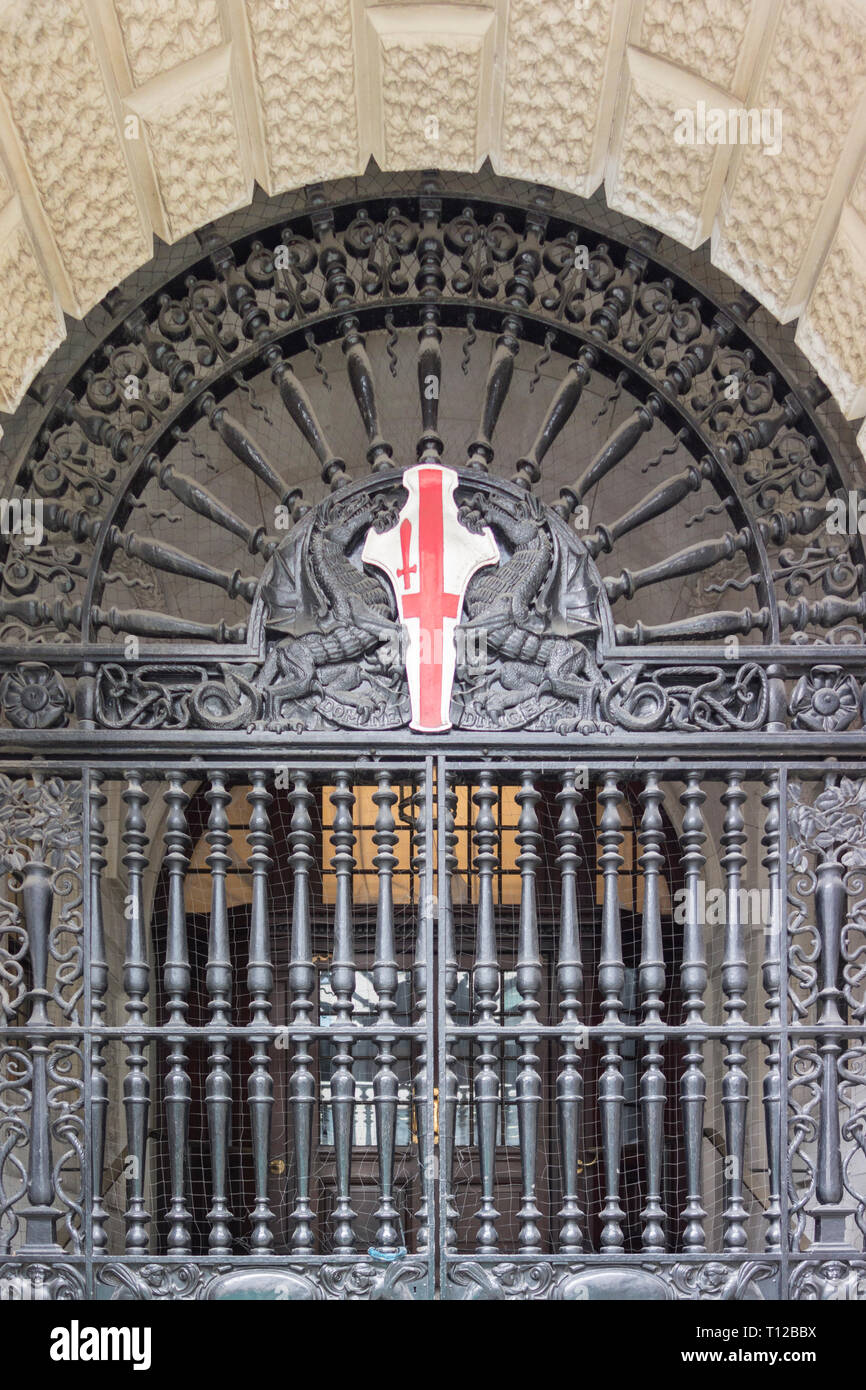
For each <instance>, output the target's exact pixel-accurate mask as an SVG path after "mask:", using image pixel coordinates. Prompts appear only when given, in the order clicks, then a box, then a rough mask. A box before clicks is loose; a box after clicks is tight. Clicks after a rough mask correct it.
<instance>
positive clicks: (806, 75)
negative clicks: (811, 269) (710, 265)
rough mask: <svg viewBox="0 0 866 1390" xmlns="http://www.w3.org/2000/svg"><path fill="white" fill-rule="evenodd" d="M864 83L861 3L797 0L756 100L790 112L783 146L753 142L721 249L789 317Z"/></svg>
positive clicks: (736, 271)
mask: <svg viewBox="0 0 866 1390" xmlns="http://www.w3.org/2000/svg"><path fill="white" fill-rule="evenodd" d="M864 84H866V35H864V33H863V29H862V24H861V23H860V21H859V19H855V12H854V10H853V8H852V7H849V6H848V5H847V4H837V3H827V0H824V3H821V4H815V3H814V0H787V3H786V4H785V5H784V6H783V8H782V12H781V14H780V17H779V21H778V26H777V29H776V31H775V34H774V36H773V40H772V42H771V48H770V56H769V59H768V62H767V66H766V69H765V71H764V74H763V78H762V80H761V83H760V86H759V88H758V91H757V93H756V95H755V97H754V99H753V101H752V104H753V105H754V106H757V107H758V108H759V109H765V108H771V109H772V108H779V109H781V110H782V111H783V133H782V148H781V151H780V153H779V154H778V155H776V156H774V157H772V158H771V157H769V156H768V155H766V154H765V153H764V151H763V150H762V149H761V148H759V147H757V146H753V145H752V146H749V145H747V146H744V147H743V149H742V151H741V152H740V154H739V161H738V164H737V167H736V171H735V173H734V177H733V181H732V183H731V184H730V186H729V188H728V193H727V198H726V209H725V212H724V214H723V216H722V219H721V226H720V228H719V232H718V238H717V241H716V242H715V244H714V248H713V249H714V260H715V262H716V264H717V265H718V266H720V267H721V269H722V270H726V271H727V272H728V274H729V275H732V276H733V277H734V279H735V280H737V281H738V283H739V284H741V285H744V286H745V287H746V289H748V290H751V291H752V293H754V294H756V295H758V296H759V297H760V298H761V300H762V301H763V303H764V304H766V305H767V306H768V307H769V308H770V309H772V311H773V313H775V314H777V315H778V316H779V317H780V318H782V319H787V318H790V317H792V315H794V314H796V313H798V312H799V309H800V307H801V306H800V303H798V300H799V299H800V296H799V295H798V294H796V289H797V283H798V280H799V279H800V276H801V274H802V270H803V263H804V260H805V258H806V256H807V255H808V254H809V244H810V241H811V238H812V236H813V233H814V231H815V226H816V223H817V220H818V217H819V215H820V214H821V211H822V209H823V206H824V200H825V199H826V197H827V194H828V193H829V191H830V185H831V183H832V180H833V176H834V173H835V170H836V163H837V160H838V158H839V155H840V152H841V150H842V146H843V144H844V142H845V140H846V138H847V136H848V134H849V132H850V130H851V127H852V123H853V119H854V113H855V111H856V109H857V103H858V101H859V100H860V97H861V96H862V94H863V90H864ZM807 170H808V177H807V176H806V171H807ZM794 190H796V196H795V197H794V196H792V195H793V193H794Z"/></svg>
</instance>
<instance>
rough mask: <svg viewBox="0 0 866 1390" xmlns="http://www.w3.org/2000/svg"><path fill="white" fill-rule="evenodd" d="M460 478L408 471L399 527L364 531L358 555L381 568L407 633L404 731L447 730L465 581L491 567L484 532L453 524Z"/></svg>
mask: <svg viewBox="0 0 866 1390" xmlns="http://www.w3.org/2000/svg"><path fill="white" fill-rule="evenodd" d="M458 481H459V480H458V476H457V474H456V473H455V472H454V470H453V469H451V468H443V467H442V465H441V464H439V463H420V464H417V465H416V466H415V467H414V468H407V469H406V471H405V473H404V474H403V485H404V487H405V488H406V490H407V492H408V494H409V497H408V500H407V502H406V504H405V506H404V507H403V508H402V510H401V512H400V517H399V520H398V524H397V526H395V527H393V528H392V529H391V530H390V531H383V532H376V531H373V530H371V531H369V532H368V534H367V539H366V542H365V544H364V551H363V558H364V560H365V561H366V562H367V563H368V564H371V565H376V566H377V567H378V568H379V569H382V570H384V572H385V573H386V574H387V576H388V578H389V579H390V581H391V584H392V586H393V589H394V594H395V597H396V600H397V608H398V610H399V614H400V618H401V620H402V622H403V625H404V628H405V630H406V636H407V642H406V676H407V680H408V683H409V697H410V701H411V704H412V719H411V723H410V728H413V729H418V730H419V731H421V732H424V733H436V732H439V731H441V730H444V729H450V727H451V720H450V715H449V711H450V705H451V690H452V687H453V684H454V672H455V667H456V648H455V632H456V629H457V624H458V623H459V621H460V613H461V610H462V607H463V599H464V597H465V594H466V588H467V586H468V584H469V580H470V579H471V578H472V576H473V574H475V573H476V571H477V570H479V569H481V568H482V566H484V565H492V564H496V562H497V561H498V560H499V547H498V546H497V544H496V541H495V540H494V537H493V533H492V532H491V531H490V529H489V528H488V527H485V528H484V529H483V530H482V531H481V532H480V533H477V534H476V533H475V532H473V531H470V530H469V529H468V527H466V526H464V525H463V524H462V523H461V522H460V519H459V516H458V512H457V503H456V502H455V500H454V491H455V489H456V487H457V484H458Z"/></svg>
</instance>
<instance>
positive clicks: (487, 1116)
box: [472, 771, 499, 1254]
mask: <svg viewBox="0 0 866 1390" xmlns="http://www.w3.org/2000/svg"><path fill="white" fill-rule="evenodd" d="M472 800H473V802H474V803H475V805H476V806H477V808H478V814H477V816H476V818H475V831H474V835H473V840H474V842H475V846H476V855H475V872H476V889H477V893H478V912H477V916H476V938H475V964H474V967H473V970H472V991H473V998H474V1005H475V1021H476V1024H477V1025H478V1044H479V1052H478V1057H477V1059H476V1067H475V1087H474V1091H475V1113H476V1123H477V1126H478V1156H479V1163H480V1168H481V1174H480V1176H481V1206H480V1207H479V1209H478V1211H477V1212H476V1213H475V1217H476V1220H477V1221H478V1222H479V1227H478V1233H477V1236H476V1249H477V1251H478V1253H479V1254H484V1253H485V1252H488V1251H490V1250H493V1249H495V1247H496V1245H497V1244H498V1242H499V1232H498V1231H497V1229H496V1222H497V1221H498V1220H499V1212H498V1211H497V1210H496V1208H495V1206H494V1202H493V1193H494V1183H495V1165H496V1138H497V1131H498V1128H499V1069H498V1063H499V1059H498V1054H497V1049H496V1040H497V1031H498V1029H497V1025H498V1019H497V1007H498V998H499V963H498V960H497V956H496V917H495V911H494V906H493V875H494V873H495V871H496V867H497V864H498V862H499V860H498V856H497V853H496V843H497V835H498V832H497V828H496V817H495V815H494V813H493V807H494V805H495V804H496V800H497V790H496V788H495V787H494V786H493V781H492V777H491V774H490V773H489V772H486V771H485V772H482V773H481V774H480V777H479V785H478V790H477V791H476V792H475V793H474V795H473V797H472Z"/></svg>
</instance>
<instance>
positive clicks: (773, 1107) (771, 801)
mask: <svg viewBox="0 0 866 1390" xmlns="http://www.w3.org/2000/svg"><path fill="white" fill-rule="evenodd" d="M766 782H767V790H766V792H765V793H764V795H763V796H762V797H761V802H762V804H763V805H764V806H765V807H766V815H765V817H764V833H763V834H762V836H761V844H762V845H763V846H764V848H765V850H766V853H765V855H764V858H763V861H762V862H763V864H764V868H765V869H766V871H767V882H768V885H769V895H770V913H769V919H768V920H767V921H766V922H765V923H764V959H763V964H762V967H761V974H762V979H763V985H764V995H765V999H764V1007H765V1008H766V1010H767V1022H768V1024H769V1026H770V1028H771V1029H772V1030H773V1031H772V1033H771V1035H770V1036H769V1037H768V1038H767V1041H766V1048H767V1055H766V1058H765V1065H766V1071H765V1073H764V1082H763V1103H764V1134H765V1136H766V1142H767V1168H768V1178H767V1205H766V1208H765V1209H764V1220H765V1221H766V1223H767V1224H766V1227H765V1230H764V1244H765V1247H766V1249H767V1250H778V1249H780V1248H781V1244H782V1209H781V1186H782V1154H781V1138H782V1136H781V1119H782V1113H781V1112H782V1067H781V1063H782V1040H781V1036H780V1033H779V1028H780V1026H781V1007H782V998H781V989H782V883H781V840H780V836H781V826H782V819H781V791H780V777H779V773H778V772H770V773H768V774H767V778H766Z"/></svg>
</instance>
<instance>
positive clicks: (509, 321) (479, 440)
mask: <svg viewBox="0 0 866 1390" xmlns="http://www.w3.org/2000/svg"><path fill="white" fill-rule="evenodd" d="M520 333H521V328H520V320H519V319H517V318H515V317H514V316H513V315H511V314H509V315H508V316H507V317H506V319H505V320H504V322H503V331H502V333H501V334H500V335H499V337H498V338H497V339H496V343H495V345H494V351H493V356H492V358H491V360H490V368H489V370H488V373H487V381H486V383H485V386H484V398H483V401H482V405H481V418H480V420H479V422H478V430H477V433H476V436H475V439H474V440H473V441H472V443H471V444H470V445H469V457H468V458H467V460H466V467H467V468H477V469H479V470H480V471H481V472H482V473H487V472H489V470H490V465H491V463H492V462H493V444H492V442H491V441H492V437H493V431H494V430H495V429H496V422H497V420H498V419H499V415H500V412H501V410H502V407H503V405H504V404H505V399H506V397H507V395H508V392H509V389H510V387H511V379H512V377H513V375H514V359H515V358H516V356H517V353H518V351H519V349H520Z"/></svg>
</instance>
